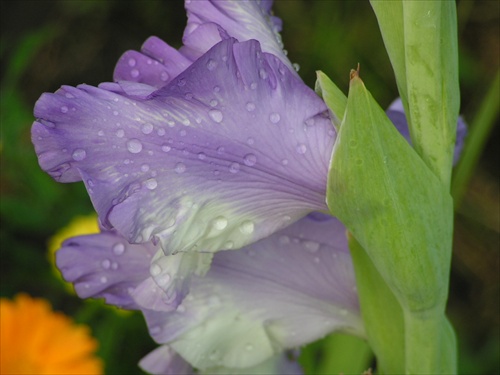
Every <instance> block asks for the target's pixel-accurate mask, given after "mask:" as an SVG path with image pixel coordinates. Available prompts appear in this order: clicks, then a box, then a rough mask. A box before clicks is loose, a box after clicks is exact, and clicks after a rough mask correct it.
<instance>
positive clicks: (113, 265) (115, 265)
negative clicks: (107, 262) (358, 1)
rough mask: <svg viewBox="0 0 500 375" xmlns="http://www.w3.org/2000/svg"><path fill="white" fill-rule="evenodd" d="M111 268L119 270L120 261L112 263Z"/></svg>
mask: <svg viewBox="0 0 500 375" xmlns="http://www.w3.org/2000/svg"><path fill="white" fill-rule="evenodd" d="M111 269H113V270H117V269H118V263H116V262H113V263H111Z"/></svg>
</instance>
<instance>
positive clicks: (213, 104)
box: [210, 99, 219, 107]
mask: <svg viewBox="0 0 500 375" xmlns="http://www.w3.org/2000/svg"><path fill="white" fill-rule="evenodd" d="M217 104H219V102H218V101H217V100H215V99H212V100H210V107H215V106H217Z"/></svg>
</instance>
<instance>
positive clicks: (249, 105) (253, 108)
mask: <svg viewBox="0 0 500 375" xmlns="http://www.w3.org/2000/svg"><path fill="white" fill-rule="evenodd" d="M246 109H247V111H248V112H252V111H254V110H255V104H254V103H252V102H248V103H247V105H246Z"/></svg>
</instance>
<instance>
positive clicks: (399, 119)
mask: <svg viewBox="0 0 500 375" xmlns="http://www.w3.org/2000/svg"><path fill="white" fill-rule="evenodd" d="M386 113H387V117H389V118H390V119H391V121H392V123H393V124H394V126H396V128H397V129H398V131H399V132H400V133H401V135H402V136H403V137H405V138H406V140H407V141H408V142H409V143H410V144H411V138H410V129H409V128H408V121H407V119H406V115H405V111H404V108H403V101H402V100H401V98H397V99H396V100H394V101H393V102H392V103H391V105H390V106H389V108H388V109H387V111H386ZM466 135H467V124H466V122H465V121H464V119H463V117H462V116H458V121H457V135H456V140H455V150H454V152H453V165H455V164H457V163H458V160H460V155H461V153H462V149H463V147H464V141H465V137H466Z"/></svg>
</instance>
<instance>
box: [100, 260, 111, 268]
mask: <svg viewBox="0 0 500 375" xmlns="http://www.w3.org/2000/svg"><path fill="white" fill-rule="evenodd" d="M101 266H102V268H104V269H105V270H107V269H109V267H110V266H111V261H110V260H109V259H104V260H103V261H102V262H101Z"/></svg>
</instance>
